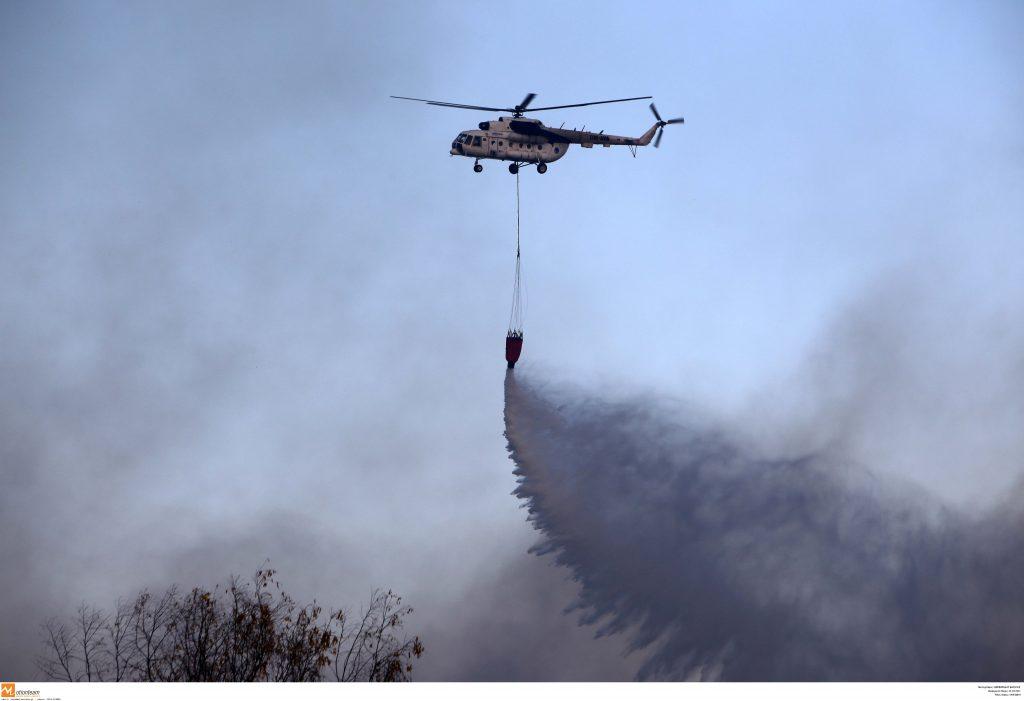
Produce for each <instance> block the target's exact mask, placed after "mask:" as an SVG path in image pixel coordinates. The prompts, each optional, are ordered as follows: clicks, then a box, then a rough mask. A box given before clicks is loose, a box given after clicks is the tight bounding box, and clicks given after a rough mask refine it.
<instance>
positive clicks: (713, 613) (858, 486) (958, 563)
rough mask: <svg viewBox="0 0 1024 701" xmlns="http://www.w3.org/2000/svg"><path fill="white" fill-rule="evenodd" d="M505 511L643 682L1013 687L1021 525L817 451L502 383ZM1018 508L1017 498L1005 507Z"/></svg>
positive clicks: (1022, 647) (642, 404) (657, 411)
mask: <svg viewBox="0 0 1024 701" xmlns="http://www.w3.org/2000/svg"><path fill="white" fill-rule="evenodd" d="M505 400H506V405H505V406H506V408H505V421H506V436H507V437H508V448H509V451H510V453H511V457H512V459H513V461H514V462H515V464H516V474H517V475H518V476H519V480H520V483H519V486H518V488H517V490H516V494H517V496H519V497H520V498H521V499H524V500H525V501H526V504H527V506H528V508H529V512H530V519H531V521H532V523H533V525H534V526H535V527H536V528H537V530H538V531H540V533H541V534H542V536H543V539H542V542H541V543H540V544H539V545H538V546H537V547H536V548H535V550H536V551H537V552H539V553H549V552H550V553H554V554H555V557H556V558H557V561H558V563H560V564H561V565H563V566H565V567H567V568H569V570H570V571H571V572H572V574H573V576H574V578H575V579H576V580H577V581H578V583H579V585H580V594H579V597H578V600H577V602H576V604H575V605H576V607H577V608H578V609H579V610H580V611H581V612H582V622H583V623H586V624H595V625H596V626H597V631H598V634H599V635H601V634H611V633H622V634H624V635H625V637H626V639H627V640H628V641H629V648H630V649H631V650H634V651H636V650H642V651H643V653H642V654H644V655H646V656H647V657H646V662H645V664H644V665H643V666H642V667H641V669H640V671H639V673H638V676H639V678H641V679H721V680H850V681H852V680H929V681H939V680H980V679H984V680H1010V679H1020V678H1021V676H1022V675H1024V528H1022V526H1024V518H1022V517H1021V512H1020V510H1019V509H1016V510H1014V509H1011V508H1010V507H1007V506H1001V507H997V508H994V509H992V510H990V511H989V512H988V513H987V514H986V515H984V516H983V517H980V518H969V517H967V516H965V515H963V514H961V513H959V512H955V511H953V510H951V509H949V508H946V507H944V506H942V505H940V504H938V503H937V502H935V501H933V500H931V499H930V498H929V497H927V496H926V495H923V494H919V493H916V492H914V491H913V490H911V489H909V488H907V487H897V486H896V485H895V484H890V483H889V481H886V480H883V479H882V478H880V477H878V476H874V475H872V474H871V473H870V472H868V471H867V470H864V469H861V468H859V467H858V466H857V465H855V464H853V463H852V461H850V460H844V459H843V458H842V457H841V456H838V455H833V454H828V453H825V452H821V451H819V452H812V453H808V454H804V455H796V456H789V457H778V456H771V455H767V454H763V453H764V451H762V450H759V449H758V448H757V447H756V446H755V445H753V443H752V442H750V441H748V440H746V439H744V438H743V437H741V435H740V434H739V433H738V432H732V431H729V430H726V429H724V428H722V427H718V426H714V425H712V424H711V423H710V422H709V421H705V420H701V419H699V418H697V417H694V416H690V415H688V412H686V411H683V410H681V409H678V408H674V407H671V406H668V405H667V403H666V402H664V401H660V400H656V399H650V398H640V399H629V400H614V401H612V400H603V399H601V398H595V397H589V396H587V395H586V394H584V393H582V392H580V391H578V390H567V389H555V388H552V387H549V386H545V385H543V384H541V383H538V382H536V381H534V380H531V379H530V378H528V377H527V378H526V379H524V378H523V377H522V376H520V377H518V378H517V377H516V375H514V374H513V373H511V372H510V373H508V375H507V376H506V380H505ZM1018 494H1019V490H1018Z"/></svg>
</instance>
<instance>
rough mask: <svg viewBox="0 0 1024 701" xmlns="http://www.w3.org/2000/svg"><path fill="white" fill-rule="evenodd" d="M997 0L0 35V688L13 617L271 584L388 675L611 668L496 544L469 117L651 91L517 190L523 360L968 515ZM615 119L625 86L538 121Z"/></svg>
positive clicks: (498, 264)
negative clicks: (319, 612)
mask: <svg viewBox="0 0 1024 701" xmlns="http://www.w3.org/2000/svg"><path fill="white" fill-rule="evenodd" d="M1022 30H1024V9H1022V6H1021V5H1020V4H1019V3H1015V2H1003V3H999V2H976V3H942V2H933V3H915V2H907V3H898V4H896V3H860V4H857V5H856V6H850V7H846V6H839V5H834V4H826V5H822V4H820V3H796V2H792V3H772V4H771V5H763V4H758V3H743V2H740V3H715V4H714V5H708V4H706V3H686V4H684V3H655V4H640V5H638V4H635V3H630V4H611V3H593V2H588V3H559V4H558V5H557V6H556V7H552V6H551V5H550V3H540V2H537V3H530V2H527V3H519V4H516V6H515V7H514V8H501V9H500V10H498V9H496V8H494V7H491V6H486V5H479V4H473V3H426V2H423V3H418V2H417V3H412V2H408V3H400V2H395V3H368V2H367V3H355V2H335V3H315V2H304V3H297V4H296V3H230V2H219V3H198V2H197V3H192V2H181V3H160V2H143V3H135V4H132V5H125V4H120V3H104V2H85V3H47V4H39V3H30V2H8V3H4V4H3V6H2V8H0V123H2V124H3V129H0V150H2V152H3V154H4V157H3V159H2V161H0V338H2V339H3V343H2V346H0V390H2V391H0V471H2V475H3V484H4V488H3V491H2V494H0V524H2V528H3V533H4V537H3V540H2V543H3V544H2V546H0V556H2V557H3V561H4V563H5V567H4V568H2V571H0V591H2V592H3V593H2V594H0V611H2V612H3V617H4V620H5V625H4V630H3V633H2V634H0V673H2V675H3V676H4V678H9V677H14V678H28V677H30V676H32V675H33V674H34V671H33V667H32V663H31V659H32V655H33V654H34V653H35V652H36V650H37V640H38V624H39V623H40V622H41V621H42V620H43V619H44V618H45V617H47V616H49V615H54V614H59V613H61V612H64V611H70V610H71V609H72V608H73V607H74V606H75V605H77V603H79V602H80V601H82V600H87V601H91V602H96V603H102V602H104V601H107V602H112V601H113V600H114V598H116V597H117V596H127V595H130V594H132V593H133V592H135V591H137V590H138V589H139V588H141V587H143V586H162V585H165V584H167V583H169V582H179V583H182V584H185V585H187V586H188V585H192V584H200V583H202V584H212V583H215V582H217V581H221V580H223V579H224V578H225V577H227V575H229V574H231V573H232V572H250V571H253V570H255V569H256V568H258V567H259V566H261V565H262V563H263V562H264V560H265V559H268V558H269V559H270V560H271V562H272V563H273V564H274V565H275V566H276V567H277V568H278V569H279V570H280V573H281V580H282V582H283V583H284V585H285V586H286V587H287V588H289V589H290V590H291V591H292V592H293V593H295V594H296V595H297V596H300V597H307V598H311V597H313V596H316V597H317V598H318V599H319V600H321V601H329V602H337V603H339V604H344V605H348V606H358V602H360V601H361V600H363V599H364V598H365V597H366V595H367V593H368V592H369V591H370V589H371V588H373V587H376V586H384V587H390V588H393V589H394V590H396V591H398V592H399V593H401V594H402V595H403V596H404V597H405V598H406V600H407V601H408V602H409V603H410V604H411V605H412V606H413V607H414V608H415V609H416V612H415V614H414V616H413V617H412V618H411V619H410V623H409V625H410V630H412V631H414V632H416V633H419V634H421V635H422V636H423V637H424V639H425V642H426V645H427V654H426V656H425V657H424V659H423V661H422V663H421V666H420V667H419V669H418V673H417V675H416V676H417V678H422V679H453V678H473V679H485V678H509V679H554V678H604V677H607V678H629V677H631V676H632V675H633V674H634V673H635V671H636V669H637V668H638V667H639V665H640V664H641V663H642V659H638V655H637V654H633V655H630V656H628V657H625V658H623V657H622V655H621V652H622V650H623V648H624V645H622V644H621V642H620V641H617V640H615V639H614V637H611V638H604V639H601V640H597V641H594V640H592V635H593V630H592V629H590V628H586V627H583V628H580V627H578V626H577V625H576V619H575V618H574V617H573V616H572V615H564V614H563V613H562V610H563V608H564V607H565V606H567V605H569V603H570V601H571V600H572V597H573V588H574V586H575V585H574V584H573V583H572V582H569V581H566V572H565V571H564V570H563V569H561V568H558V567H556V566H554V565H553V564H552V563H551V562H550V560H544V559H542V558H538V557H536V556H534V555H531V554H529V553H528V552H527V551H528V549H529V547H530V546H531V545H533V544H534V543H535V542H536V541H537V539H538V535H537V533H536V532H535V531H534V529H533V527H532V526H531V524H530V523H528V522H527V521H526V519H525V516H524V511H523V510H522V509H521V508H520V507H521V502H520V500H518V499H517V498H516V497H515V496H513V495H512V492H513V490H514V489H515V488H516V484H517V482H516V477H515V475H513V472H512V470H513V466H512V464H511V463H510V461H509V459H508V454H507V452H506V444H505V439H504V437H503V432H504V430H505V426H504V422H503V416H502V411H503V406H504V395H503V379H504V372H505V368H504V362H503V357H502V342H503V341H502V340H503V337H504V332H505V325H506V321H507V318H508V309H509V303H510V301H511V283H512V275H513V263H514V251H515V230H514V217H515V199H514V180H513V178H512V176H511V175H510V174H509V173H508V172H507V171H506V170H505V167H504V165H503V164H501V163H492V162H488V163H485V168H484V171H483V173H481V174H475V173H473V171H472V161H471V160H469V159H463V158H453V157H450V156H449V155H448V149H449V146H450V142H451V140H452V138H453V137H454V136H456V135H457V134H458V133H459V132H461V131H463V130H465V129H469V128H473V127H474V126H475V124H476V123H477V122H478V121H480V120H481V119H485V118H486V117H487V115H486V114H485V113H477V112H468V111H466V112H463V111H459V110H453V109H445V108H440V107H428V106H425V105H419V104H416V103H410V102H404V101H397V100H391V99H389V98H388V96H389V95H410V96H414V97H423V98H431V99H440V100H447V101H455V102H467V103H474V104H508V105H512V104H515V103H516V102H518V101H519V100H520V99H521V98H522V97H523V95H525V94H526V93H528V92H535V93H537V94H538V97H537V99H536V101H535V105H536V106H544V105H547V104H564V103H573V102H581V101H590V100H603V99H613V98H620V97H631V96H634V95H653V96H654V101H655V103H656V104H657V106H658V109H659V111H660V112H661V113H662V115H664V116H665V117H667V118H668V117H676V116H683V117H685V118H686V123H685V124H684V125H677V126H672V127H669V128H668V129H666V133H665V137H664V139H663V141H662V145H661V148H660V149H658V150H656V151H655V150H654V149H650V148H647V149H641V150H640V152H639V153H638V155H637V157H636V158H633V157H632V156H631V155H630V154H629V152H628V151H627V150H625V149H607V150H606V149H593V150H582V149H577V148H574V149H571V150H570V152H569V153H568V155H567V156H566V157H565V158H563V159H561V160H559V161H558V162H556V163H554V164H552V165H551V166H550V168H549V170H548V172H547V173H546V174H544V175H540V174H538V173H536V172H535V171H534V170H532V169H525V170H524V171H523V173H522V174H521V179H520V184H521V188H522V240H523V274H524V283H525V294H526V303H527V306H526V319H525V332H526V339H525V347H524V355H523V360H522V361H521V364H520V366H519V367H518V368H517V372H520V371H522V372H524V373H530V374H533V375H534V376H537V377H547V378H552V379H554V380H558V381H565V382H574V383H578V384H579V385H581V386H586V387H590V388H595V389H594V391H597V388H601V391H602V392H604V391H607V392H610V393H611V392H631V391H638V392H640V391H642V392H655V393H659V394H661V395H665V396H667V397H671V398H674V399H675V400H678V401H681V402H684V403H687V404H692V405H694V406H699V407H701V409H702V410H703V411H706V412H708V413H710V414H713V415H716V416H720V417H724V418H726V419H728V420H729V421H731V422H734V423H736V424H737V425H742V426H743V427H744V431H746V432H748V433H750V434H751V435H753V436H755V437H757V439H758V440H762V441H765V442H766V443H771V442H772V441H775V442H776V443H780V444H781V443H785V444H787V445H789V444H791V443H792V442H794V441H796V442H800V443H801V444H806V445H811V444H828V445H834V444H836V443H837V442H839V443H841V444H842V448H843V450H844V451H845V454H847V455H849V456H850V458H851V459H852V460H856V461H859V462H863V463H865V464H867V465H869V466H870V468H871V469H872V470H876V471H879V472H882V473H885V474H887V475H891V476H892V477H893V478H894V479H898V480H903V481H905V482H906V483H907V484H908V485H909V487H908V488H913V489H919V490H923V491H926V492H928V493H929V494H931V495H933V496H934V497H935V498H936V499H938V500H941V501H942V502H943V503H945V504H948V505H949V506H950V507H951V508H956V509H959V510H963V511H964V512H965V513H981V512H984V511H985V509H987V508H989V507H990V506H991V505H993V504H995V503H997V502H998V501H999V500H1000V498H1001V497H1003V496H1005V494H1006V493H1007V490H1008V489H1010V488H1011V486H1012V485H1013V484H1014V483H1015V480H1017V479H1018V478H1019V468H1020V465H1021V463H1022V458H1024V446H1022V442H1021V438H1020V436H1019V426H1020V422H1021V419H1022V418H1024V406H1022V400H1021V399H1020V397H1021V396H1024V392H1021V391H1020V390H1021V389H1024V379H1022V377H1024V360H1022V359H1024V342H1022V341H1024V338H1022V332H1021V331H1020V327H1019V319H1020V318H1021V312H1022V311H1024V309H1022V306H1024V304H1022V302H1024V236H1022V234H1024V231H1022V229H1021V222H1022V221H1024V136H1022V133H1021V130H1020V124H1022V123H1024V81H1021V80H1020V67H1021V66H1024V44H1022V43H1021V41H1020V37H1021V32H1022ZM540 114H541V116H542V118H543V119H544V120H545V121H546V122H547V123H550V124H554V125H555V126H558V125H559V124H561V123H562V122H563V121H564V122H565V124H566V126H570V127H572V126H579V127H583V126H586V127H587V128H589V129H594V130H600V129H604V130H605V131H606V132H608V133H614V134H625V135H639V134H641V133H643V131H645V130H646V129H647V128H648V127H649V126H650V124H651V122H652V116H651V114H650V112H649V110H648V109H647V107H646V106H645V104H644V102H635V103H624V104H617V105H605V106H595V107H590V108H584V109H580V110H571V111H564V112H561V111H560V112H548V113H540Z"/></svg>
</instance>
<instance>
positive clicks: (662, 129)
mask: <svg viewBox="0 0 1024 701" xmlns="http://www.w3.org/2000/svg"><path fill="white" fill-rule="evenodd" d="M664 133H665V127H662V128H661V129H659V130H658V136H657V137H655V139H654V148H658V147H659V146H661V135H662V134H664Z"/></svg>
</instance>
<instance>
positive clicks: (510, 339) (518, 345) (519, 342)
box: [505, 331, 523, 370]
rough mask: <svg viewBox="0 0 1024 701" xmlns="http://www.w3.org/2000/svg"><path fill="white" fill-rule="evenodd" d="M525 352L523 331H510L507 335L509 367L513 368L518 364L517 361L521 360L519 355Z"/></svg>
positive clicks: (506, 354)
mask: <svg viewBox="0 0 1024 701" xmlns="http://www.w3.org/2000/svg"><path fill="white" fill-rule="evenodd" d="M522 352H523V334H522V332H516V331H509V332H508V336H506V337H505V360H507V361H508V369H509V370H511V369H512V368H514V367H515V366H516V361H517V360H519V355H520V354H521V353H522Z"/></svg>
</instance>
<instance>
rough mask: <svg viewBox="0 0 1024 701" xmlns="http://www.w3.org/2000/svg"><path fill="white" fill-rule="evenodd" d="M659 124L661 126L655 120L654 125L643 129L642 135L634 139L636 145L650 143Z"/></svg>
mask: <svg viewBox="0 0 1024 701" xmlns="http://www.w3.org/2000/svg"><path fill="white" fill-rule="evenodd" d="M660 126H661V123H660V122H655V123H654V126H652V127H651V128H650V129H648V130H647V131H645V132H644V135H643V136H641V137H640V138H639V139H637V140H636V145H637V146H646V145H647V144H649V143H651V139H653V138H654V133H655V132H656V131H658V127H660Z"/></svg>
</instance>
